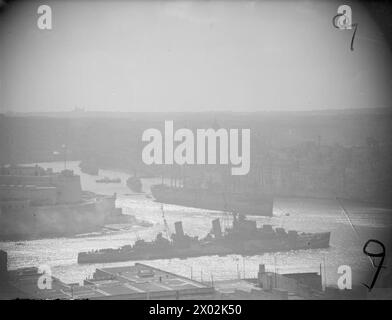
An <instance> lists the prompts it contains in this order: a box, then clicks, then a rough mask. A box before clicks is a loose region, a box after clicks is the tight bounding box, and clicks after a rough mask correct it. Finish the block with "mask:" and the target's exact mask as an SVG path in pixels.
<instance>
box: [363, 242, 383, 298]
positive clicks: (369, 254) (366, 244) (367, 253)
mask: <svg viewBox="0 0 392 320" xmlns="http://www.w3.org/2000/svg"><path fill="white" fill-rule="evenodd" d="M372 242H373V243H376V244H378V245H379V246H380V247H381V249H382V251H381V252H376V253H374V252H369V251H367V247H368V246H369V244H370V243H372ZM363 253H364V254H366V255H367V256H368V257H371V258H372V264H373V267H374V268H377V270H376V273H375V274H374V277H373V280H372V283H371V284H370V286H368V285H367V284H364V283H363V285H364V286H365V287H366V288H368V289H369V292H370V291H371V290H372V289H373V287H374V285H375V284H376V281H377V278H378V276H379V274H380V271H381V268H385V267H383V263H384V259H385V246H384V244H383V243H382V242H380V241H378V240H374V239H370V240H368V241H367V242H366V243H365V245H364V247H363ZM374 258H381V261H380V263H379V265H378V266H377V265H375V262H374V260H373V259H374Z"/></svg>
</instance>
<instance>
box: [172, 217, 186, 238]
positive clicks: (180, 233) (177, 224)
mask: <svg viewBox="0 0 392 320" xmlns="http://www.w3.org/2000/svg"><path fill="white" fill-rule="evenodd" d="M174 228H175V229H176V236H177V237H184V230H183V229H182V222H181V221H177V222H175V223H174Z"/></svg>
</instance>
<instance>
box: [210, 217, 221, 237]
mask: <svg viewBox="0 0 392 320" xmlns="http://www.w3.org/2000/svg"><path fill="white" fill-rule="evenodd" d="M212 233H213V235H214V236H215V238H219V237H221V236H222V229H221V225H220V221H219V219H214V220H212Z"/></svg>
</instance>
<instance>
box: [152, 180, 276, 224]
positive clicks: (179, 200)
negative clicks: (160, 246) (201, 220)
mask: <svg viewBox="0 0 392 320" xmlns="http://www.w3.org/2000/svg"><path fill="white" fill-rule="evenodd" d="M151 193H152V195H153V197H154V198H155V200H156V201H158V202H162V203H167V204H175V205H181V206H185V207H193V208H199V209H206V210H217V211H234V212H238V213H242V214H245V215H256V216H269V217H270V216H272V214H273V197H272V196H269V195H265V194H258V195H250V194H245V193H224V192H214V191H211V190H203V189H184V188H170V187H167V186H163V185H155V186H152V188H151Z"/></svg>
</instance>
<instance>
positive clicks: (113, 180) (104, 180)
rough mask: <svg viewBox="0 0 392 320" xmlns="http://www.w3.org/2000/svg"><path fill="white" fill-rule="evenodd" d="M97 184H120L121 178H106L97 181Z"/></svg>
mask: <svg viewBox="0 0 392 320" xmlns="http://www.w3.org/2000/svg"><path fill="white" fill-rule="evenodd" d="M95 182H96V183H120V182H121V179H120V178H113V179H110V178H108V177H104V178H102V179H98V180H95Z"/></svg>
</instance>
